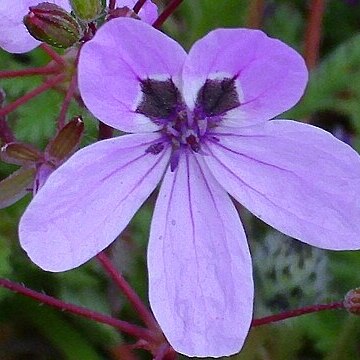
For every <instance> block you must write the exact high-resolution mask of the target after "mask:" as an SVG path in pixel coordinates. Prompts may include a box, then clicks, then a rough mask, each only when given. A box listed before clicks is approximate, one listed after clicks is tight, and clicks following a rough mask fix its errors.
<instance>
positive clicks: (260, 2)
mask: <svg viewBox="0 0 360 360" xmlns="http://www.w3.org/2000/svg"><path fill="white" fill-rule="evenodd" d="M264 9H265V1H264V0H253V1H251V2H250V4H249V12H248V20H247V26H248V27H249V28H252V29H260V28H261V25H262V21H263V16H264Z"/></svg>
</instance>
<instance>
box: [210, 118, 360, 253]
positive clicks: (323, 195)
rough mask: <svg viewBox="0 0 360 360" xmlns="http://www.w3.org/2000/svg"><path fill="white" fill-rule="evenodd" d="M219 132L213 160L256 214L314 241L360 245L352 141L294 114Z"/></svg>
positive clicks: (359, 163) (224, 181)
mask: <svg viewBox="0 0 360 360" xmlns="http://www.w3.org/2000/svg"><path fill="white" fill-rule="evenodd" d="M214 136H216V138H217V140H214V141H213V142H209V145H208V147H207V150H208V151H209V154H210V156H206V157H205V161H206V163H207V164H208V166H209V168H210V169H211V171H212V173H213V174H214V176H215V177H216V178H217V179H218V181H220V182H221V185H222V186H223V187H224V188H225V189H226V190H227V191H228V192H229V193H230V194H231V195H232V196H234V197H235V198H236V199H237V200H238V201H239V202H240V203H242V204H243V205H244V206H246V207H247V208H248V209H249V210H250V211H251V212H253V213H254V214H255V215H256V216H258V217H259V218H260V219H262V220H263V221H265V222H266V223H268V224H269V225H271V226H273V227H274V228H276V229H278V230H280V231H281V232H283V233H285V234H287V235H289V236H292V237H294V238H297V239H299V240H301V241H303V242H306V243H308V244H310V245H314V246H318V247H321V248H325V249H333V250H351V249H359V248H360V222H359V218H360V197H359V190H360V157H359V155H358V154H357V153H356V152H355V151H354V150H353V149H352V148H351V147H349V146H348V145H346V144H344V143H343V142H341V141H339V140H337V139H336V138H335V137H333V136H332V135H331V134H330V133H328V132H326V131H324V130H321V129H319V128H316V127H314V126H310V125H306V124H302V123H298V122H295V121H288V120H273V121H270V122H268V123H265V124H262V125H257V126H253V127H250V128H248V129H241V130H238V131H236V132H235V131H233V129H227V130H226V129H222V130H221V129H220V130H218V131H217V132H216V134H215V133H214ZM205 151H206V150H205Z"/></svg>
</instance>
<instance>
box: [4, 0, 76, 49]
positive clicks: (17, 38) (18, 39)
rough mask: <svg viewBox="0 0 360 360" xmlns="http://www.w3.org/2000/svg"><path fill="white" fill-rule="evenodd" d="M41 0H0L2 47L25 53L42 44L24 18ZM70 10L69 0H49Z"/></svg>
mask: <svg viewBox="0 0 360 360" xmlns="http://www.w3.org/2000/svg"><path fill="white" fill-rule="evenodd" d="M41 2H43V1H39V0H16V1H13V0H1V1H0V16H1V21H0V47H1V48H2V49H4V50H5V51H8V52H10V53H24V52H27V51H30V50H33V49H35V48H36V47H37V46H39V45H40V44H41V42H40V41H38V40H36V39H34V38H33V37H32V36H31V35H30V34H29V32H28V31H27V29H26V27H25V25H24V23H23V18H24V16H25V15H26V14H27V13H28V12H29V7H30V6H34V5H37V4H40V3H41ZM47 2H50V3H53V4H56V5H59V6H61V7H63V8H64V9H65V10H68V11H69V10H70V5H69V2H68V0H48V1H47Z"/></svg>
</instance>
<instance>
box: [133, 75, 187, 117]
mask: <svg viewBox="0 0 360 360" xmlns="http://www.w3.org/2000/svg"><path fill="white" fill-rule="evenodd" d="M140 86H141V91H142V93H143V97H142V99H141V102H140V104H139V106H138V107H137V109H136V112H137V113H140V114H143V115H145V116H147V117H148V118H150V119H151V120H154V121H156V120H161V119H168V118H169V117H171V116H173V115H174V114H175V113H176V111H177V109H178V105H179V104H180V103H182V100H181V94H180V92H179V90H178V88H177V87H176V86H175V84H174V82H173V81H172V79H168V80H154V79H149V78H148V79H144V80H141V82H140Z"/></svg>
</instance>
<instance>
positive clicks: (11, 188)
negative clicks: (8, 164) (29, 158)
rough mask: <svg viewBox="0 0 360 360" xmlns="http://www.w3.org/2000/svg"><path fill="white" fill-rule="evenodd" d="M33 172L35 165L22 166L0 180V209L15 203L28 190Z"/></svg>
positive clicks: (32, 178)
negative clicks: (29, 166)
mask: <svg viewBox="0 0 360 360" xmlns="http://www.w3.org/2000/svg"><path fill="white" fill-rule="evenodd" d="M35 173H36V169H35V167H32V168H26V167H22V168H20V169H19V170H16V171H15V172H14V173H12V174H11V175H10V176H8V177H7V178H6V179H4V180H2V181H0V209H3V208H6V207H8V206H10V205H12V204H14V203H16V202H17V201H18V200H20V199H21V198H22V197H23V196H25V195H26V194H27V193H28V192H29V189H30V188H31V187H32V185H33V182H34V177H35Z"/></svg>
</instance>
